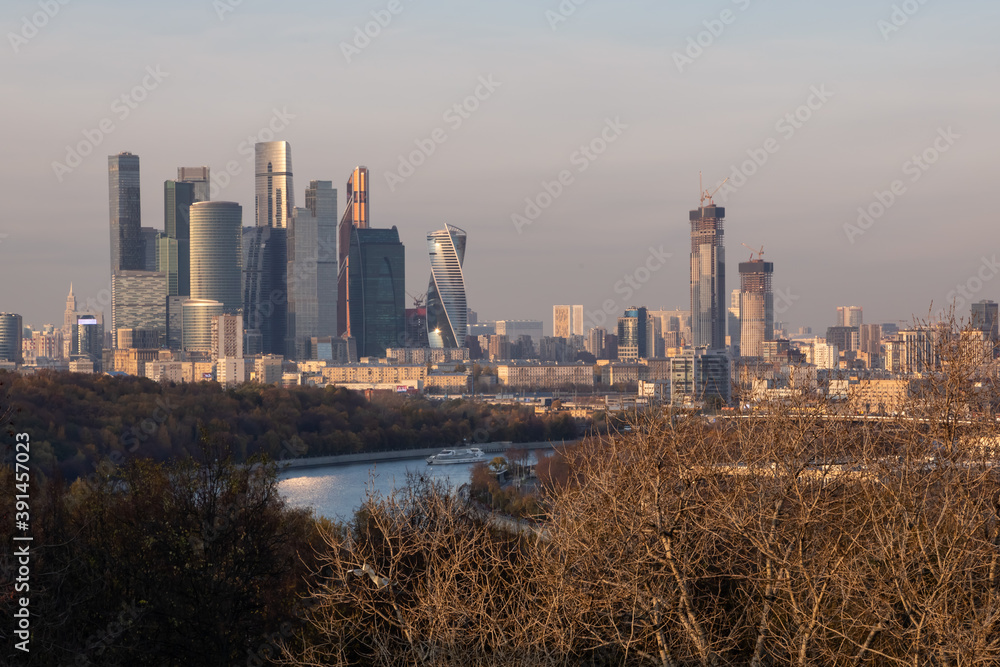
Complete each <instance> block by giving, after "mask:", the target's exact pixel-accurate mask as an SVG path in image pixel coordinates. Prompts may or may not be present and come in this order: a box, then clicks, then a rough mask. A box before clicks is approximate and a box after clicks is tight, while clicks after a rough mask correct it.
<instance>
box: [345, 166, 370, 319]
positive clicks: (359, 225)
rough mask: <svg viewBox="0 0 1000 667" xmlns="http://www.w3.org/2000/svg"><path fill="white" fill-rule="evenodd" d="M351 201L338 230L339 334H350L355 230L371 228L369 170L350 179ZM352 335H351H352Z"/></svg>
mask: <svg viewBox="0 0 1000 667" xmlns="http://www.w3.org/2000/svg"><path fill="white" fill-rule="evenodd" d="M346 191H347V202H346V207H345V208H344V215H343V217H341V219H340V224H339V225H338V227H337V255H338V258H337V335H338V336H340V335H344V334H347V333H348V329H349V327H350V325H351V315H350V289H349V287H348V283H349V281H350V271H349V270H348V263H349V262H350V255H351V241H352V235H353V233H354V230H355V229H367V228H368V226H369V218H368V167H355V168H354V171H352V172H351V176H350V178H348V179H347V189H346ZM348 335H349V334H348Z"/></svg>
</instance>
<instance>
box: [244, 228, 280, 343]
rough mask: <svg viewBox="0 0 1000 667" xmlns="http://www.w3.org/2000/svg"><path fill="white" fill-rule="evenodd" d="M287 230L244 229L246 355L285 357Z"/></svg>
mask: <svg viewBox="0 0 1000 667" xmlns="http://www.w3.org/2000/svg"><path fill="white" fill-rule="evenodd" d="M286 245H287V230H285V229H282V228H280V227H245V228H244V229H243V325H244V327H245V328H246V342H245V343H244V345H243V349H244V350H246V353H247V354H248V355H254V354H277V355H282V356H284V354H285V351H286V350H285V333H286V326H287V319H288V318H287V307H288V299H287V296H288V282H287V277H288V260H287V252H286Z"/></svg>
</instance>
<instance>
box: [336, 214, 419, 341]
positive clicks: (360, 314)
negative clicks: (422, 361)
mask: <svg viewBox="0 0 1000 667" xmlns="http://www.w3.org/2000/svg"><path fill="white" fill-rule="evenodd" d="M347 264H348V272H349V275H348V285H349V287H350V289H349V290H348V301H349V303H348V312H349V313H350V319H349V321H348V327H347V333H348V334H349V335H350V336H353V337H354V338H355V340H356V341H357V348H358V356H360V357H384V356H385V351H386V349H387V348H390V347H397V346H399V345H400V344H401V343H402V342H403V341H404V340H405V338H406V334H405V329H406V314H405V307H406V304H405V300H406V291H405V272H406V258H405V248H404V247H403V244H402V243H401V242H400V240H399V232H398V230H397V229H396V228H395V227H393V228H392V229H371V228H368V229H361V228H357V227H356V228H354V231H353V232H352V234H351V246H350V251H349V253H348V258H347Z"/></svg>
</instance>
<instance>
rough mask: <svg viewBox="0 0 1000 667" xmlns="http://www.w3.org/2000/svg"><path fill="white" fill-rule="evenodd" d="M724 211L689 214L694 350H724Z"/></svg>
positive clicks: (710, 209) (706, 208)
mask: <svg viewBox="0 0 1000 667" xmlns="http://www.w3.org/2000/svg"><path fill="white" fill-rule="evenodd" d="M725 217H726V209H724V208H723V207H721V206H716V205H715V204H711V203H710V204H709V205H708V206H703V207H701V208H699V209H698V210H696V211H691V213H690V215H689V219H690V222H691V337H692V339H693V340H692V345H693V346H694V347H707V348H709V349H713V350H721V349H725V347H726V318H727V315H728V312H727V309H726V249H725V246H724V244H723V228H722V225H723V221H724V219H725Z"/></svg>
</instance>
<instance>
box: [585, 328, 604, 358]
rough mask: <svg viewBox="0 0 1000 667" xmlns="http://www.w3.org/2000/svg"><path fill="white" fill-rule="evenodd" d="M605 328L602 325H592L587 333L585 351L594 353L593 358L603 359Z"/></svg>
mask: <svg viewBox="0 0 1000 667" xmlns="http://www.w3.org/2000/svg"><path fill="white" fill-rule="evenodd" d="M607 334H608V332H607V330H605V329H603V328H602V327H594V328H593V329H591V330H590V331H589V332H588V333H587V341H586V345H585V348H586V350H587V352H590V353H591V354H592V355H594V358H595V359H605V358H606V357H605V349H606V348H605V337H606V336H607Z"/></svg>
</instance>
